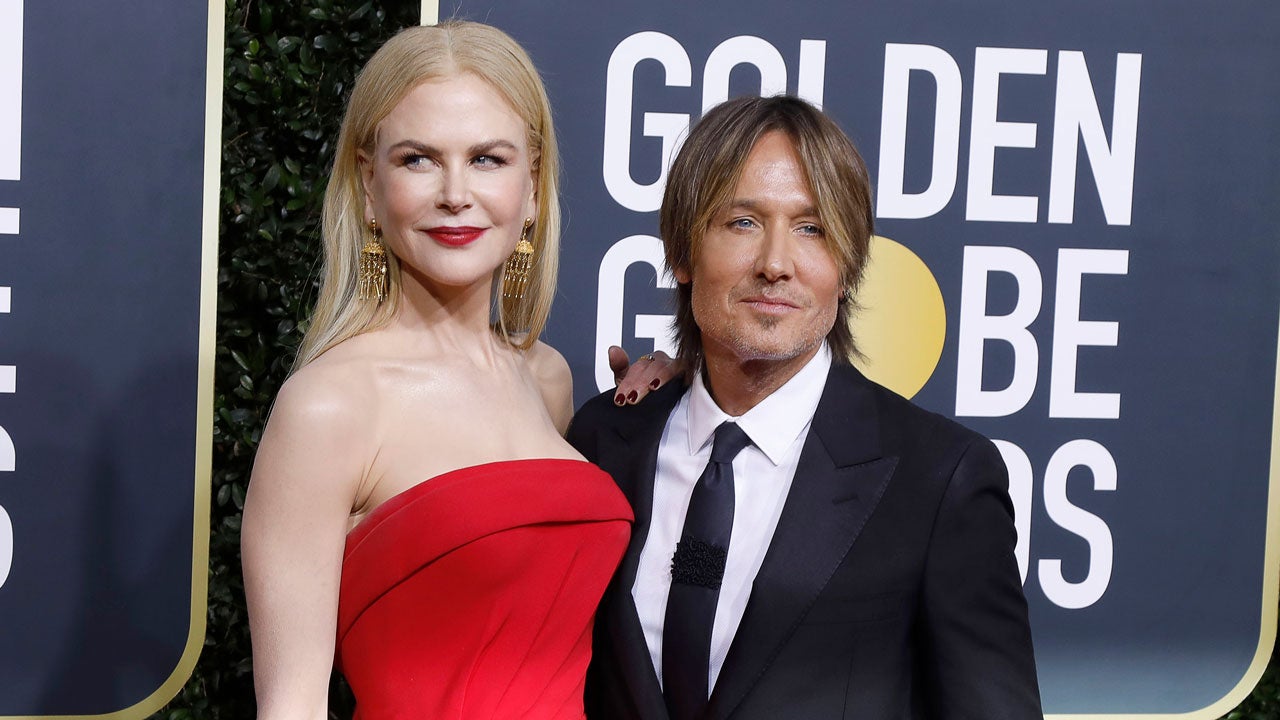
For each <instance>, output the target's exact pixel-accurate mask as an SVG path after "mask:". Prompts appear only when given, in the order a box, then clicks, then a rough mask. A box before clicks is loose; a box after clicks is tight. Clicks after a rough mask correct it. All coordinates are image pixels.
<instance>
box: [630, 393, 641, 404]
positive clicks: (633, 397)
mask: <svg viewBox="0 0 1280 720" xmlns="http://www.w3.org/2000/svg"><path fill="white" fill-rule="evenodd" d="M639 399H640V393H638V392H636V391H635V390H632V391H631V392H629V393H627V402H629V403H633V402H635V401H637V400H639Z"/></svg>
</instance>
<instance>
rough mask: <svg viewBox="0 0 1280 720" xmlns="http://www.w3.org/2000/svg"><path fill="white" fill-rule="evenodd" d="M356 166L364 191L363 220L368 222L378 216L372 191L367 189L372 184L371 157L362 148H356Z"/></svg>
mask: <svg viewBox="0 0 1280 720" xmlns="http://www.w3.org/2000/svg"><path fill="white" fill-rule="evenodd" d="M356 167H357V168H358V169H359V171H360V188H361V190H363V191H364V221H365V223H368V222H370V221H371V220H376V219H377V218H378V215H377V213H376V212H374V210H373V193H372V192H370V190H369V188H370V187H372V185H373V158H372V157H370V156H369V153H367V152H365V151H364V150H357V151H356Z"/></svg>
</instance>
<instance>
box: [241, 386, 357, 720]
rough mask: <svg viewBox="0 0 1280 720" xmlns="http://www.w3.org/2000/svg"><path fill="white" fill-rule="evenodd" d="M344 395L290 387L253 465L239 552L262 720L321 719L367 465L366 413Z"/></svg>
mask: <svg viewBox="0 0 1280 720" xmlns="http://www.w3.org/2000/svg"><path fill="white" fill-rule="evenodd" d="M343 387H344V386H343V385H342V384H341V383H340V382H337V381H335V380H334V379H333V378H325V377H324V373H315V372H308V370H304V371H302V372H301V373H299V374H298V375H295V376H294V377H293V378H290V380H289V381H288V382H286V383H285V385H284V387H282V388H281V391H280V394H279V396H278V397H277V398H276V403H275V407H274V408H273V410H272V413H271V418H270V420H269V422H268V423H267V428H266V431H265V433H264V434H263V437H262V442H261V444H260V445H259V448H258V453H257V457H256V458H255V460H254V467H253V477H252V479H251V481H250V483H249V490H248V495H247V497H246V498H245V506H244V523H243V528H242V533H241V551H242V557H243V564H244V585H245V594H246V596H247V600H248V607H249V628H250V632H251V636H252V641H253V676H254V687H255V690H256V692H257V701H258V717H259V718H261V719H263V720H278V719H293V718H298V719H305V720H325V718H327V714H328V688H329V675H330V673H331V671H332V667H333V654H334V642H335V634H336V625H337V615H338V583H339V577H340V575H341V568H342V551H343V546H344V544H345V542H346V532H347V528H348V522H349V520H348V518H349V516H350V512H351V508H352V503H353V499H354V496H355V492H356V488H357V487H358V486H359V482H360V479H361V477H362V476H363V474H364V468H363V467H362V465H363V462H364V461H363V458H368V457H371V455H369V454H365V452H363V448H362V447H360V445H361V443H362V442H364V440H362V439H361V437H360V433H359V428H360V427H361V424H360V423H359V422H356V421H355V420H356V419H357V418H359V417H361V415H362V410H365V409H364V408H358V407H352V405H353V402H352V401H351V400H350V399H349V398H350V397H352V396H358V394H356V393H352V392H350V387H349V386H347V387H346V389H345V392H343V391H341V390H339V389H342V388H343ZM364 415H365V416H366V419H367V412H366V413H364Z"/></svg>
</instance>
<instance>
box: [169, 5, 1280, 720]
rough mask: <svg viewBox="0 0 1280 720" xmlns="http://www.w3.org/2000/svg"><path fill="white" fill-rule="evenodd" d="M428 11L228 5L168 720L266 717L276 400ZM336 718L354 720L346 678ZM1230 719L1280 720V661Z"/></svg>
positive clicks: (334, 707)
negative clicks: (328, 247)
mask: <svg viewBox="0 0 1280 720" xmlns="http://www.w3.org/2000/svg"><path fill="white" fill-rule="evenodd" d="M418 10H419V7H418V3H417V2H401V3H396V4H394V5H392V4H391V3H388V7H381V6H377V5H375V4H374V3H371V2H363V1H362V0H304V1H303V2H300V3H299V2H297V0H291V1H285V0H256V1H255V0H227V24H226V34H227V36H226V51H225V62H226V67H225V73H226V74H225V90H224V92H225V96H224V106H223V128H222V133H223V155H222V189H221V216H220V222H221V226H220V245H219V272H218V328H217V362H216V380H215V399H214V411H215V413H216V416H215V418H214V428H213V442H214V452H213V493H214V502H213V511H212V512H213V514H212V518H211V522H212V534H211V537H210V542H209V609H208V630H207V632H206V635H205V643H204V650H203V652H202V654H201V656H200V660H199V663H198V664H197V665H196V668H195V672H194V673H193V674H192V676H191V679H190V680H189V681H188V682H187V684H186V686H185V687H184V688H183V689H182V691H181V693H180V694H179V695H178V696H177V697H176V698H174V700H173V701H172V702H171V703H170V704H169V705H168V706H167V707H165V708H164V709H163V710H161V711H160V712H158V713H156V714H155V715H153V716H152V717H153V719H156V720H187V719H192V720H195V719H199V720H205V719H209V720H242V719H243V718H250V717H253V716H254V713H255V709H254V696H253V679H252V672H253V666H252V660H251V658H250V652H249V626H248V620H247V618H246V616H245V603H244V584H243V582H242V580H241V574H240V511H241V509H242V507H243V505H244V495H245V487H246V484H247V483H248V479H249V471H250V468H251V467H252V463H253V453H254V450H255V449H256V447H257V443H258V440H259V438H260V437H261V435H262V427H263V424H264V422H265V421H266V416H267V411H268V409H269V408H270V403H271V399H272V398H273V397H274V396H275V393H276V390H277V389H278V388H279V387H280V383H281V382H282V381H283V380H284V378H285V375H286V374H287V371H288V368H289V365H290V363H291V362H292V359H293V354H294V351H295V349H296V348H297V345H298V342H299V340H300V339H301V337H302V331H303V329H304V328H305V318H306V315H307V312H308V309H309V308H310V305H311V303H313V302H314V300H315V292H316V284H315V279H316V275H317V270H318V256H317V255H318V250H319V216H320V205H321V198H322V196H323V193H324V184H325V179H326V177H327V175H328V168H329V164H330V162H331V160H332V153H333V144H334V142H335V140H336V138H337V131H338V123H339V121H340V119H341V114H342V108H343V103H344V101H345V99H346V96H347V94H348V92H349V89H350V85H351V82H352V80H353V79H354V78H355V75H356V73H357V71H358V70H359V68H360V67H361V66H362V65H363V64H364V62H365V60H367V59H368V57H369V56H370V55H371V54H372V53H373V51H374V50H375V49H377V47H378V46H379V45H380V44H381V43H382V42H383V41H384V40H386V39H387V38H388V37H390V36H391V35H392V34H394V33H395V32H396V31H397V30H399V29H400V28H402V27H406V26H409V25H414V24H416V23H417V21H418ZM330 695H331V698H330V704H331V710H330V716H331V717H350V714H351V697H350V692H349V691H348V690H347V689H346V688H345V686H344V685H343V684H342V683H341V682H340V681H337V680H335V682H334V683H333V686H332V692H331V693H330ZM1226 717H1227V719H1228V720H1271V719H1276V718H1280V678H1278V677H1277V672H1276V668H1275V662H1274V658H1273V662H1272V666H1271V667H1270V668H1268V670H1267V673H1266V675H1264V676H1263V678H1262V681H1261V682H1260V683H1259V684H1258V687H1257V689H1255V690H1254V692H1253V694H1252V695H1251V696H1250V697H1249V699H1248V700H1246V701H1245V702H1244V704H1242V705H1241V706H1240V707H1239V708H1237V709H1236V710H1234V711H1232V712H1231V713H1230V714H1229V715H1227V716H1226Z"/></svg>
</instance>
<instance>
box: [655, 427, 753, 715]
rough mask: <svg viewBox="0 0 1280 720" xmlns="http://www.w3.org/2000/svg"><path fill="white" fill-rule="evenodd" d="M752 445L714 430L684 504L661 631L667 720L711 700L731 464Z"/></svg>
mask: <svg viewBox="0 0 1280 720" xmlns="http://www.w3.org/2000/svg"><path fill="white" fill-rule="evenodd" d="M750 444H751V438H748V437H747V434H746V433H745V432H743V431H742V428H740V427H738V425H737V423H733V422H724V423H721V424H720V427H718V428H716V433H715V441H714V442H713V443H712V445H711V461H710V462H708V463H707V467H706V469H704V470H703V471H702V476H701V477H699V478H698V483H697V484H696V485H694V486H693V495H692V497H690V498H689V510H688V512H687V513H685V516H684V532H683V534H682V535H681V536H680V542H679V543H678V544H677V545H676V552H675V555H674V556H673V557H672V558H671V594H670V595H668V596H667V616H666V620H665V621H664V623H663V626H662V685H663V693H662V694H663V696H664V697H665V698H666V700H667V711H668V713H669V714H670V715H671V720H692V719H693V718H696V717H697V716H698V715H699V714H700V713H701V712H702V709H703V707H704V706H706V704H707V698H708V696H709V695H710V693H709V692H708V688H707V664H708V663H709V662H710V658H711V627H712V625H713V624H714V623H715V619H716V602H717V600H718V599H719V597H720V581H721V580H722V579H723V578H724V564H725V559H726V558H727V557H728V554H729V535H730V533H731V532H732V531H733V464H732V463H733V458H734V457H736V456H737V454H738V453H739V452H741V451H742V449H743V448H744V447H746V446H748V445H750Z"/></svg>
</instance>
